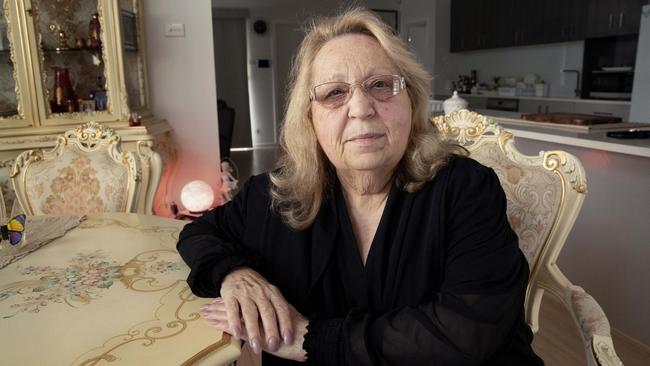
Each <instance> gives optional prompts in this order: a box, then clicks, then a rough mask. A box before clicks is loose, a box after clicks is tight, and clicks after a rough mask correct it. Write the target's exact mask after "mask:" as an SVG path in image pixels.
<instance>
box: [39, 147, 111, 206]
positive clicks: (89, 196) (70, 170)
mask: <svg viewBox="0 0 650 366" xmlns="http://www.w3.org/2000/svg"><path fill="white" fill-rule="evenodd" d="M99 188H100V182H99V179H97V172H96V171H95V169H93V168H92V167H91V166H90V159H89V158H87V157H85V156H79V157H76V158H74V159H73V160H72V164H71V166H67V167H64V168H63V169H61V170H60V171H59V175H58V176H57V177H56V178H54V179H53V180H52V184H51V185H50V189H51V190H52V195H50V196H49V197H47V199H46V200H45V203H44V205H43V208H42V209H43V213H45V214H61V213H70V212H86V213H98V212H104V211H107V210H106V207H104V202H103V201H102V199H101V198H100V197H99Z"/></svg>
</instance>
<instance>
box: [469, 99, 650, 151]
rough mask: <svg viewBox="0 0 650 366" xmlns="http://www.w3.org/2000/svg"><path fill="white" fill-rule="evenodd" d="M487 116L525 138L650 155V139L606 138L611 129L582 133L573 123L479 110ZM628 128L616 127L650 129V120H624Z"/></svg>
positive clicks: (517, 135) (515, 113)
mask: <svg viewBox="0 0 650 366" xmlns="http://www.w3.org/2000/svg"><path fill="white" fill-rule="evenodd" d="M476 112H477V113H480V114H482V115H484V116H488V117H491V118H493V119H494V121H495V122H497V123H498V124H500V125H501V126H503V127H504V128H506V129H508V130H509V131H511V132H512V133H513V134H514V135H515V137H522V138H527V139H531V140H538V141H546V142H553V143H558V144H564V145H570V146H577V147H583V148H589V149H597V150H603V151H610V152H616V153H620V154H628V155H635V156H642V157H650V139H617V138H612V137H607V135H606V133H607V131H611V130H612V129H609V130H602V129H600V130H599V129H596V130H594V131H589V132H583V131H575V130H572V127H571V126H566V125H557V126H556V125H553V126H551V127H549V126H547V125H546V124H543V125H542V124H540V125H539V126H536V125H535V122H531V121H524V120H522V119H521V118H520V116H521V114H520V113H517V112H504V111H494V110H476ZM624 126H625V127H623V126H622V127H621V128H614V129H613V130H621V129H623V130H624V129H627V128H641V129H644V130H650V123H634V124H632V123H625V124H624Z"/></svg>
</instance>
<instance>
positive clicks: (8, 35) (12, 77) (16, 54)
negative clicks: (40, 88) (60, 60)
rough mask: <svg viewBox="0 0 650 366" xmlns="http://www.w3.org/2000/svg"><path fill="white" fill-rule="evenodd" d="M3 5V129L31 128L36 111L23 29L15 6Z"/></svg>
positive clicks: (1, 0)
mask: <svg viewBox="0 0 650 366" xmlns="http://www.w3.org/2000/svg"><path fill="white" fill-rule="evenodd" d="M0 4H1V5H2V6H1V7H0V128H7V127H21V126H28V125H31V124H32V121H33V117H34V116H33V114H32V113H33V110H34V109H33V107H32V106H31V102H32V99H31V97H30V94H29V91H30V88H29V80H28V78H27V65H26V64H25V63H24V62H23V61H24V60H25V56H24V51H25V50H24V47H23V43H22V42H21V39H20V33H21V32H22V30H23V29H22V28H21V23H20V21H19V17H18V10H17V7H16V3H15V2H14V1H13V0H0ZM18 61H20V62H18Z"/></svg>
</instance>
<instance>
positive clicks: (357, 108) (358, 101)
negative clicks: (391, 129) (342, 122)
mask: <svg viewBox="0 0 650 366" xmlns="http://www.w3.org/2000/svg"><path fill="white" fill-rule="evenodd" d="M351 93H352V95H351V96H350V100H349V101H348V117H350V118H359V119H367V118H370V117H372V116H373V115H374V114H375V107H374V105H373V101H374V100H373V99H372V97H371V96H370V95H368V93H366V91H365V90H363V88H362V87H357V88H354V89H353V90H352V92H351Z"/></svg>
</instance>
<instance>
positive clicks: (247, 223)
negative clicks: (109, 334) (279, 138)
mask: <svg viewBox="0 0 650 366" xmlns="http://www.w3.org/2000/svg"><path fill="white" fill-rule="evenodd" d="M269 187H270V182H269V178H268V175H259V176H256V177H253V178H251V179H250V180H249V181H248V182H247V183H246V184H245V185H244V187H243V188H242V190H241V192H240V193H239V194H238V195H237V197H235V199H234V200H233V201H231V202H230V203H228V204H226V205H224V206H221V207H218V208H216V209H215V210H213V211H211V212H209V213H207V214H205V215H204V216H202V217H201V218H199V219H197V220H196V221H194V222H193V223H190V224H188V225H187V226H186V227H185V228H184V229H183V231H182V232H181V236H180V240H179V243H178V250H179V252H180V254H181V256H182V257H183V259H184V260H185V262H186V263H187V264H188V265H189V267H190V268H191V272H190V275H189V277H188V279H187V282H188V284H189V285H190V287H191V288H192V291H193V292H194V293H195V294H196V295H197V296H203V297H216V296H218V294H219V289H220V286H221V281H222V279H223V278H224V276H225V275H227V274H228V273H229V272H230V271H232V270H233V269H234V268H237V267H241V266H249V267H251V268H253V269H255V270H257V271H258V272H260V273H261V274H262V275H263V276H265V277H266V278H267V279H268V280H269V281H270V282H271V283H273V284H274V285H276V286H277V287H278V288H279V289H280V290H281V291H282V293H283V295H284V296H285V298H286V299H287V301H289V302H290V303H291V304H292V305H293V306H295V307H296V309H297V310H298V311H299V312H300V313H301V314H303V315H304V316H306V317H308V318H310V323H309V327H308V333H307V336H306V339H305V344H304V347H305V349H306V350H307V352H308V363H310V364H315V365H354V366H357V365H542V364H543V362H542V361H541V359H539V358H538V357H537V356H536V355H535V354H534V353H533V350H532V348H531V346H530V343H531V341H532V333H531V331H530V328H529V327H528V325H527V324H526V323H525V322H524V312H523V303H524V296H525V291H526V284H527V280H528V264H527V262H526V259H525V258H524V256H523V254H522V253H521V251H520V250H519V247H518V242H517V236H516V234H515V233H514V232H513V231H512V229H511V228H510V225H509V224H508V220H507V218H506V198H505V195H504V193H503V190H502V189H501V186H500V184H499V180H498V178H497V176H496V174H495V173H494V172H493V171H492V170H491V169H489V168H486V167H484V166H482V165H480V164H479V163H477V162H475V161H474V160H471V159H469V158H460V157H459V158H454V159H452V160H451V161H450V163H449V164H448V165H447V166H446V167H445V168H443V169H441V170H440V172H439V173H438V174H437V175H436V177H435V178H434V179H433V180H432V181H431V182H429V183H428V184H426V185H425V186H424V187H423V188H422V189H420V190H419V191H417V192H414V193H409V192H406V191H404V190H403V189H401V188H400V187H398V186H393V187H392V188H391V190H390V193H389V196H388V200H387V202H386V207H385V208H384V212H383V213H382V217H381V220H380V223H379V227H378V228H377V232H376V234H375V237H374V239H373V242H372V246H371V248H370V252H369V253H368V258H367V260H366V265H365V266H364V265H363V263H362V260H361V257H360V255H359V252H358V250H357V246H356V241H355V238H354V233H353V232H352V225H351V223H350V219H349V217H348V213H347V210H346V205H345V202H344V199H343V195H342V193H341V191H340V187H338V186H337V187H334V188H333V189H332V190H331V191H330V192H329V194H328V196H327V199H326V200H325V203H324V204H323V206H322V208H321V210H320V212H319V214H318V216H317V218H316V220H315V221H314V223H313V224H312V225H311V226H310V227H309V228H307V229H305V230H293V229H291V228H290V227H288V226H286V225H285V224H284V223H282V220H281V218H280V217H279V216H278V215H277V214H275V213H274V212H273V211H272V210H271V208H270V197H269ZM263 364H264V365H265V366H267V365H292V364H298V363H294V362H292V361H287V360H283V359H279V358H276V357H273V356H272V355H269V354H264V355H263Z"/></svg>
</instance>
